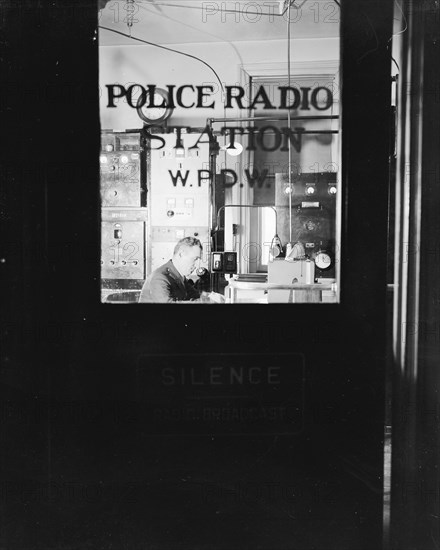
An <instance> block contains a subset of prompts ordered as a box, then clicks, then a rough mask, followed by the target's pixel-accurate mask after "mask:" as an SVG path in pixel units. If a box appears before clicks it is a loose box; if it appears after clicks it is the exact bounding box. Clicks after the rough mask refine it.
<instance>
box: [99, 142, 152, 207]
mask: <svg viewBox="0 0 440 550" xmlns="http://www.w3.org/2000/svg"><path fill="white" fill-rule="evenodd" d="M99 160H100V169H101V201H102V202H101V204H102V206H103V207H107V206H111V207H114V206H117V207H122V208H123V207H140V206H144V205H145V193H146V188H145V185H144V181H145V175H144V170H145V151H144V148H143V147H142V146H141V140H140V134H139V133H134V132H133V133H121V132H111V133H103V134H102V136H101V154H100V157H99Z"/></svg>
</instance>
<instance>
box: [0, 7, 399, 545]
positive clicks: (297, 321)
mask: <svg viewBox="0 0 440 550" xmlns="http://www.w3.org/2000/svg"><path fill="white" fill-rule="evenodd" d="M72 4H73V3H69V2H62V1H58V2H49V1H40V2H38V3H30V2H18V3H17V2H14V3H13V4H12V3H11V4H10V5H9V6H8V3H7V2H4V3H3V8H2V17H3V19H2V27H3V39H2V40H3V44H2V67H1V73H2V76H3V84H2V122H3V124H2V129H3V130H2V132H1V139H2V143H1V150H2V164H1V174H2V184H3V186H2V195H1V208H2V213H1V216H2V219H1V221H2V237H3V238H2V241H3V243H5V252H4V255H3V256H2V257H3V258H4V259H5V261H4V262H3V263H2V264H1V269H2V271H3V273H4V282H3V285H2V297H3V303H4V304H5V307H4V308H3V310H2V317H3V328H2V392H3V409H2V412H3V417H2V421H3V426H2V428H3V429H2V433H3V436H4V442H3V445H2V448H3V450H2V466H3V471H4V472H5V477H4V480H3V483H2V495H1V496H2V520H1V521H2V534H1V537H2V540H1V546H2V547H4V548H8V549H9V548H11V549H12V548H17V549H18V548H20V549H22V548H29V549H30V548H32V549H33V548H69V549H72V548H117V549H119V548H129V549H130V550H132V549H136V548H149V549H150V548H154V549H160V550H162V549H164V550H165V549H166V550H168V549H170V548H173V549H187V548H188V549H190V548H191V549H195V548H197V549H200V550H201V549H205V548H206V549H208V548H210V549H211V548H212V549H218V550H220V549H221V550H223V549H226V548H228V549H234V548H237V549H238V548H240V549H245V548H249V549H250V548H261V549H267V550H282V549H284V548H286V549H287V548H288V549H298V550H308V549H312V548H316V549H320V550H321V549H322V550H323V549H326V550H330V549H338V550H340V549H347V550H356V549H368V550H370V549H371V550H373V549H377V548H378V547H379V546H380V542H381V536H382V535H381V529H382V528H381V521H382V481H383V479H382V468H383V427H384V386H385V319H386V311H385V301H386V300H385V295H386V228H387V195H388V141H389V138H388V128H387V127H384V125H383V123H382V121H383V120H387V119H388V116H389V111H388V109H389V107H388V105H389V93H390V92H389V74H390V57H389V50H388V49H387V43H388V39H389V37H390V36H391V22H392V13H391V12H392V2H390V1H382V2H380V3H371V2H365V1H356V2H354V1H352V2H346V3H345V4H346V5H345V4H344V8H345V9H344V11H343V14H342V15H343V19H342V27H341V39H342V69H341V70H342V78H343V95H342V106H343V138H342V180H343V181H342V187H343V231H342V242H341V248H342V251H343V253H342V264H341V304H340V305H339V304H329V305H319V304H306V305H302V304H298V305H296V306H295V308H294V309H292V308H291V307H289V306H288V305H268V306H267V307H264V306H258V305H255V306H254V305H231V306H198V305H197V306H194V305H179V306H176V307H173V306H162V305H154V304H144V305H137V304H133V305H126V306H121V305H105V304H101V303H100V265H99V257H100V233H99V231H100V202H99V164H98V160H99V145H100V127H99V108H98V89H97V86H98V39H97V15H98V13H97V8H96V6H95V3H94V2H92V1H83V2H79V3H75V4H74V5H72ZM365 14H367V17H365ZM371 28H373V30H374V33H372V32H371ZM367 52H368V53H367ZM373 75H374V78H373V77H372V76H373ZM360 128H361V129H362V131H359V129H360ZM372 186H374V193H372V192H370V191H371V189H372ZM366 191H368V192H366ZM366 213H368V215H366ZM371 258H373V260H370V261H366V259H371ZM263 307H264V310H263ZM288 352H299V353H301V354H303V355H304V361H305V384H306V386H305V399H304V411H303V412H304V418H305V425H304V430H303V431H302V432H301V433H299V434H292V435H287V436H286V435H280V434H278V432H277V430H276V428H274V429H273V433H272V434H267V433H266V432H267V430H266V427H264V430H261V433H258V430H256V431H255V430H252V433H241V434H240V435H239V436H237V435H231V436H227V435H224V433H221V432H224V430H222V429H216V427H215V426H211V427H210V428H209V430H208V429H207V430H206V433H203V434H199V435H194V434H191V433H186V432H185V429H184V427H183V426H181V425H179V423H177V425H176V427H175V433H174V435H166V434H164V435H160V434H152V433H151V431H149V430H148V429H146V428H145V426H144V424H143V421H142V415H141V414H139V407H138V402H137V400H136V395H137V393H136V390H137V388H136V369H137V367H138V364H139V358H140V357H142V356H145V355H148V354H164V355H168V354H170V353H172V354H180V355H182V364H184V365H188V358H187V354H194V353H196V354H203V353H209V354H220V353H230V354H234V353H241V354H245V357H247V359H246V361H248V364H250V365H251V364H252V357H253V356H254V355H255V354H260V353H267V354H270V353H288ZM246 354H248V355H246ZM288 365H289V363H288V360H287V363H283V368H286V367H287V368H288ZM189 431H190V430H188V432H189Z"/></svg>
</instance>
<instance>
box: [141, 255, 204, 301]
mask: <svg viewBox="0 0 440 550" xmlns="http://www.w3.org/2000/svg"><path fill="white" fill-rule="evenodd" d="M198 298H200V292H199V291H198V290H196V289H195V288H194V286H193V285H192V284H191V283H190V282H189V281H188V280H187V279H186V278H184V277H182V275H180V273H179V272H178V271H177V269H176V268H175V266H174V264H173V261H172V260H170V261H168V262H167V263H166V264H163V265H161V266H160V267H158V268H157V269H156V270H154V271H153V273H152V274H151V275H150V276H149V277H148V278H147V280H146V281H145V283H144V286H143V287H142V291H141V295H140V297H139V302H159V303H167V302H183V301H188V300H197V299H198Z"/></svg>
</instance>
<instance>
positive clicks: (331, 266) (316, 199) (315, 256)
mask: <svg viewBox="0 0 440 550" xmlns="http://www.w3.org/2000/svg"><path fill="white" fill-rule="evenodd" d="M338 192H339V188H338V183H337V175H336V173H334V172H318V173H303V174H301V175H300V176H297V177H296V178H295V180H294V181H293V182H291V183H290V184H289V183H288V179H287V175H286V174H280V173H279V174H275V206H276V209H277V213H278V235H279V237H280V239H281V242H282V244H283V245H286V243H287V242H289V236H290V235H289V233H290V232H289V200H290V202H291V205H292V208H291V212H292V217H291V219H292V240H293V242H297V241H299V242H300V243H302V245H303V246H304V250H305V254H306V257H307V258H310V259H311V260H314V261H315V264H316V270H315V276H316V277H317V278H334V277H335V262H336V196H337V193H338ZM289 195H290V199H289Z"/></svg>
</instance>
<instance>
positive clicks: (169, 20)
mask: <svg viewBox="0 0 440 550" xmlns="http://www.w3.org/2000/svg"><path fill="white" fill-rule="evenodd" d="M102 4H103V2H102V0H101V5H102ZM282 4H283V0H233V1H231V0H213V1H208V0H133V2H132V3H130V0H125V2H113V1H107V2H106V6H105V7H104V8H102V9H101V10H100V11H99V25H102V26H105V27H108V28H111V29H114V30H116V31H119V32H122V33H125V34H129V33H130V27H128V26H127V16H128V18H130V14H132V17H133V25H132V26H131V35H132V36H133V37H138V38H141V39H143V40H148V41H149V42H153V43H155V44H185V43H201V42H203V43H206V42H243V41H261V40H276V39H285V38H286V36H287V14H286V15H285V16H279V13H280V10H282ZM280 5H281V6H280ZM227 10H236V11H235V12H234V13H233V12H232V11H227ZM339 13H340V12H339V7H338V6H337V4H336V3H335V2H334V1H333V0H295V3H294V4H293V5H292V7H291V17H290V18H291V37H292V38H295V37H296V38H329V37H337V36H338V35H339ZM265 14H268V15H265ZM99 43H100V45H101V46H114V45H135V44H141V43H140V42H136V41H134V40H132V39H130V38H129V37H124V36H121V35H117V34H115V33H113V32H110V31H108V30H104V29H100V33H99Z"/></svg>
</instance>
